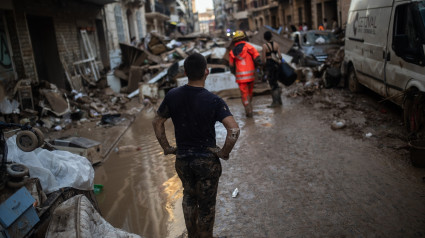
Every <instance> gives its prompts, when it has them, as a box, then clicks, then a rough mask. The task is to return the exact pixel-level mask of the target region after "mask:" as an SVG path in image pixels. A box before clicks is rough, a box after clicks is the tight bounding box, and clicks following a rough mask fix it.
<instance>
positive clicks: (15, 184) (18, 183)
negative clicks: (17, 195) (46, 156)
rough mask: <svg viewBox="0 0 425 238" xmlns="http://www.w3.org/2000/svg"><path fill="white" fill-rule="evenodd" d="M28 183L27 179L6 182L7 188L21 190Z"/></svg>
mask: <svg viewBox="0 0 425 238" xmlns="http://www.w3.org/2000/svg"><path fill="white" fill-rule="evenodd" d="M27 182H28V177H25V178H23V179H22V180H21V181H11V180H8V181H7V186H8V187H9V188H21V187H23V186H25V184H26V183H27Z"/></svg>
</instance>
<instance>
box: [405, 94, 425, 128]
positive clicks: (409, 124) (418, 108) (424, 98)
mask: <svg viewBox="0 0 425 238" xmlns="http://www.w3.org/2000/svg"><path fill="white" fill-rule="evenodd" d="M424 103H425V94H424V93H421V92H419V91H417V90H415V91H413V92H411V93H408V94H407V95H406V98H405V99H404V103H403V119H404V125H405V127H406V129H407V131H408V132H409V133H418V132H421V131H424V126H425V105H424Z"/></svg>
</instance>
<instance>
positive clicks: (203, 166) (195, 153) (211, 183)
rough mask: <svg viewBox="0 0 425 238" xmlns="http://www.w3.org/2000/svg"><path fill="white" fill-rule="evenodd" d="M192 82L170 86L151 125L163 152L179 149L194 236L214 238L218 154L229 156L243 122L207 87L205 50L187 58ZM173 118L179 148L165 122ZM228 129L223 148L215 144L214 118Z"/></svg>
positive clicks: (187, 219)
mask: <svg viewBox="0 0 425 238" xmlns="http://www.w3.org/2000/svg"><path fill="white" fill-rule="evenodd" d="M184 70H185V73H186V75H187V77H188V79H189V82H188V84H187V85H184V86H182V87H178V88H175V89H172V90H170V91H169V92H168V93H167V95H166V96H165V98H164V101H163V102H162V103H161V105H160V107H159V108H158V111H157V115H156V116H155V118H154V120H153V122H152V124H153V127H154V130H155V134H156V137H157V139H158V141H159V143H160V145H161V147H162V149H163V150H164V154H165V155H167V154H176V164H175V167H176V171H177V174H178V175H179V177H180V179H181V181H182V184H183V189H184V190H183V204H182V205H183V213H184V218H185V222H186V228H187V231H188V235H189V238H192V237H202V238H203V237H212V235H213V227H214V218H215V203H216V196H217V187H218V181H219V177H220V175H221V163H220V160H219V158H222V159H224V160H227V159H229V154H230V151H231V150H232V149H233V146H234V145H235V143H236V141H237V139H238V137H239V126H238V124H237V123H236V121H235V119H234V118H233V116H232V114H231V113H230V110H229V107H228V106H227V105H226V103H225V102H224V101H223V100H222V99H221V98H219V97H218V96H216V95H214V94H212V93H211V92H209V91H208V90H206V89H205V88H204V85H205V80H206V78H207V76H208V74H209V71H208V68H207V62H206V60H205V58H204V56H202V55H201V54H198V53H195V54H192V55H190V56H189V57H187V58H186V60H185V62H184ZM170 117H171V120H172V121H173V124H174V130H175V136H176V143H177V148H175V147H172V146H170V144H169V142H168V140H167V137H166V134H165V127H164V123H165V121H166V120H167V119H168V118H170ZM217 121H219V122H221V123H222V124H223V125H224V127H225V128H226V130H227V136H226V140H225V143H224V146H223V148H221V149H220V148H219V147H218V146H217V145H216V140H215V127H214V125H215V123H216V122H217Z"/></svg>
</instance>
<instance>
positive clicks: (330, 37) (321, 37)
mask: <svg viewBox="0 0 425 238" xmlns="http://www.w3.org/2000/svg"><path fill="white" fill-rule="evenodd" d="M337 41H338V40H337V38H336V36H335V34H334V33H332V32H307V33H306V34H305V35H303V42H302V43H303V45H305V46H308V45H321V44H332V43H336V42H337Z"/></svg>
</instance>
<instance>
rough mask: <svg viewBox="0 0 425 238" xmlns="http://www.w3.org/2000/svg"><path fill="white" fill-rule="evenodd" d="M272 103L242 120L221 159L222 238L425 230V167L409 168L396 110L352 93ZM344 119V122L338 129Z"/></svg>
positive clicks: (261, 103) (258, 101)
mask: <svg viewBox="0 0 425 238" xmlns="http://www.w3.org/2000/svg"><path fill="white" fill-rule="evenodd" d="M268 101H269V99H268V97H256V98H255V99H254V105H255V107H254V108H255V111H256V115H255V116H254V119H253V120H246V119H243V118H238V121H239V122H242V123H241V124H242V134H241V137H240V141H239V142H238V148H237V150H236V151H235V152H234V153H233V154H232V155H231V158H230V160H229V161H225V162H223V163H222V164H223V175H222V178H221V183H220V185H219V194H218V202H217V219H216V227H215V228H216V229H215V233H216V234H217V235H227V236H228V237H371V236H372V237H423V236H425V215H424V214H425V184H424V181H423V180H422V177H423V176H424V175H425V170H424V169H417V168H414V167H412V166H411V165H410V161H409V153H408V151H407V150H406V147H404V145H405V144H406V143H405V141H403V138H404V137H403V136H404V135H403V132H402V126H401V124H400V123H401V118H400V116H399V115H398V111H397V108H393V107H392V105H390V104H378V103H377V102H376V101H375V98H373V96H372V97H371V96H367V95H358V96H356V97H353V95H352V94H350V93H348V92H347V91H345V90H322V92H319V93H317V94H315V95H314V96H312V97H309V98H306V99H299V100H298V99H297V98H295V99H293V98H284V102H285V103H284V106H283V107H282V109H275V110H271V109H268V108H266V105H267V103H268ZM231 104H232V108H231V110H233V111H234V112H235V114H236V115H239V113H240V109H239V107H238V105H237V104H233V103H231ZM341 118H342V119H345V120H346V124H348V125H347V127H346V128H345V129H341V130H332V129H331V123H332V121H333V120H335V119H341ZM367 133H371V134H372V136H371V137H367V136H365V135H366V134H367ZM235 188H238V190H239V195H238V197H236V198H232V196H231V194H232V191H233V190H234V189H235Z"/></svg>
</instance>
